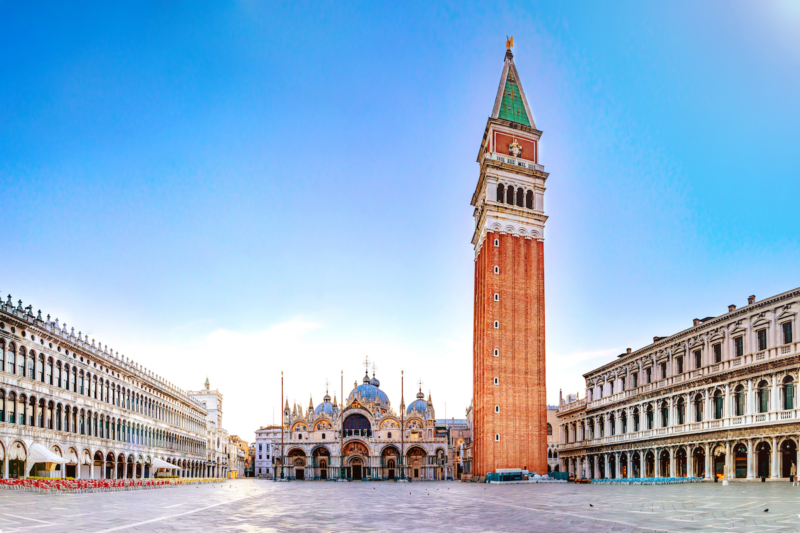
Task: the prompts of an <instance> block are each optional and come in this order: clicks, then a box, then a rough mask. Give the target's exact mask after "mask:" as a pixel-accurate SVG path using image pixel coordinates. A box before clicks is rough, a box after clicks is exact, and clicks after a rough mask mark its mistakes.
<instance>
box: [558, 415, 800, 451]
mask: <svg viewBox="0 0 800 533" xmlns="http://www.w3.org/2000/svg"><path fill="white" fill-rule="evenodd" d="M798 418H800V409H789V410H784V411H771V412H769V413H756V414H748V415H743V416H734V417H725V418H721V419H719V420H707V421H703V422H693V423H686V424H680V425H674V426H667V427H665V428H655V429H644V430H641V431H632V432H630V433H624V434H621V435H612V436H608V437H598V438H594V439H586V440H582V441H577V442H570V443H568V444H559V445H558V449H559V450H571V449H575V448H586V447H592V446H602V445H608V444H615V443H619V442H631V441H638V440H646V439H651V438H654V437H668V436H670V435H675V434H683V433H688V432H697V433H700V432H703V431H709V430H718V429H720V428H728V427H734V426H735V427H736V428H737V429H738V428H742V427H753V426H760V425H763V424H769V423H775V422H779V423H780V422H783V421H790V420H796V419H798Z"/></svg>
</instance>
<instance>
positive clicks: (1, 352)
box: [0, 340, 6, 372]
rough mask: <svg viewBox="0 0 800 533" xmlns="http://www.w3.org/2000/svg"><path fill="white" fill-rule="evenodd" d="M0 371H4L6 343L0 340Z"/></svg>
mask: <svg viewBox="0 0 800 533" xmlns="http://www.w3.org/2000/svg"><path fill="white" fill-rule="evenodd" d="M0 371H2V372H5V371H6V343H5V342H3V341H2V340H0Z"/></svg>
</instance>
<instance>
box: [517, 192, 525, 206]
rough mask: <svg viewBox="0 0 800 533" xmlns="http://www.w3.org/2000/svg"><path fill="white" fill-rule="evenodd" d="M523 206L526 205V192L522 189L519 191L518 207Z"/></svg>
mask: <svg viewBox="0 0 800 533" xmlns="http://www.w3.org/2000/svg"><path fill="white" fill-rule="evenodd" d="M523 205H525V191H523V190H522V187H520V188H519V189H517V207H522V206H523Z"/></svg>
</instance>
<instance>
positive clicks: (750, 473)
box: [747, 439, 756, 479]
mask: <svg viewBox="0 0 800 533" xmlns="http://www.w3.org/2000/svg"><path fill="white" fill-rule="evenodd" d="M754 447H755V446H754V444H753V441H752V439H751V440H748V441H747V479H753V478H754V477H755V471H756V469H755V463H754V462H753V461H754V460H755V455H754V454H753V448H754Z"/></svg>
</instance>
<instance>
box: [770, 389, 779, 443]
mask: <svg viewBox="0 0 800 533" xmlns="http://www.w3.org/2000/svg"><path fill="white" fill-rule="evenodd" d="M779 406H780V398H779V396H778V376H777V375H775V374H773V375H772V392H771V393H770V399H769V412H770V413H774V412H775V411H777V410H778V408H779ZM773 440H774V439H773Z"/></svg>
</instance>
